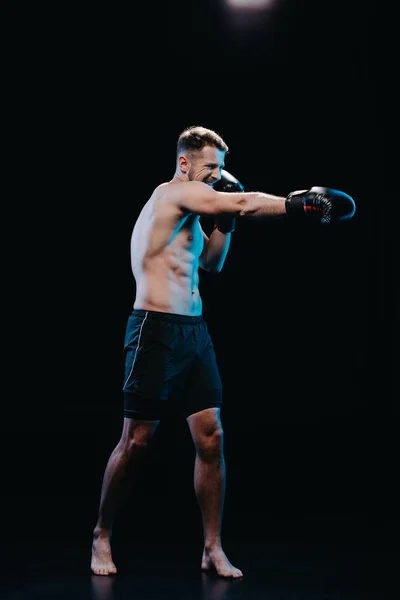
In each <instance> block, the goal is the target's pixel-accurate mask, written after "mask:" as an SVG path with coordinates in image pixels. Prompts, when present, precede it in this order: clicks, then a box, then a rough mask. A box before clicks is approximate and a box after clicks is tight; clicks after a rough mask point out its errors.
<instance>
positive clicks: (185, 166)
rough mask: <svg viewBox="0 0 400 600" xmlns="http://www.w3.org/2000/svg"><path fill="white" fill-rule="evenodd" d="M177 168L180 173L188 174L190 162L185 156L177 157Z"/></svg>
mask: <svg viewBox="0 0 400 600" xmlns="http://www.w3.org/2000/svg"><path fill="white" fill-rule="evenodd" d="M178 166H179V168H180V170H181V171H182V173H188V172H189V169H190V160H189V159H188V158H187V157H186V156H183V155H181V156H179V157H178Z"/></svg>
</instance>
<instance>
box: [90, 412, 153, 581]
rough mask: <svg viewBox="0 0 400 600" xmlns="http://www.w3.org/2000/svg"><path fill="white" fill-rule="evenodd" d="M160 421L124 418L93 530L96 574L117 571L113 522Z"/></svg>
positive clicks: (107, 472)
mask: <svg viewBox="0 0 400 600" xmlns="http://www.w3.org/2000/svg"><path fill="white" fill-rule="evenodd" d="M158 423H159V421H136V420H135V419H127V418H125V419H124V426H123V430H122V435H121V439H120V441H119V442H118V444H117V446H116V448H115V449H114V451H113V452H112V454H111V456H110V458H109V460H108V463H107V466H106V469H105V473H104V478H103V484H102V489H101V497H100V508H99V513H98V518H97V523H96V526H95V528H94V531H93V544H92V560H91V569H92V571H93V572H94V573H95V574H96V575H114V574H115V573H116V572H117V569H116V566H115V564H114V563H113V560H112V557H111V546H110V540H111V533H112V524H113V521H114V518H115V515H116V513H117V511H118V509H119V508H120V506H121V504H122V503H123V502H124V501H125V500H126V499H127V497H128V495H129V493H130V491H131V488H132V485H133V483H134V479H135V475H136V472H137V469H138V467H139V466H140V464H141V463H142V458H143V456H144V454H145V452H146V449H147V445H148V443H149V441H150V439H151V438H152V436H153V434H154V432H155V430H156V428H157V425H158Z"/></svg>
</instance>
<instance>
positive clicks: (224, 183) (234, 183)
mask: <svg viewBox="0 0 400 600" xmlns="http://www.w3.org/2000/svg"><path fill="white" fill-rule="evenodd" d="M214 190H217V191H218V192H243V191H244V187H243V185H242V184H241V183H240V181H238V180H237V179H236V177H234V176H233V175H231V174H230V173H228V171H225V170H222V171H221V179H219V180H218V181H217V183H215V184H214ZM235 226H236V218H235V216H234V215H231V214H219V215H217V216H216V218H215V221H214V229H218V230H219V231H221V232H222V233H232V232H233V231H235Z"/></svg>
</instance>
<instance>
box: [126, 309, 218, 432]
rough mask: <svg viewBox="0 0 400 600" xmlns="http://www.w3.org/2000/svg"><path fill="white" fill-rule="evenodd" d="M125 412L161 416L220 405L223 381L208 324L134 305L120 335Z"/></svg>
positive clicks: (141, 416) (131, 415) (151, 417)
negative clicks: (135, 307) (122, 349)
mask: <svg viewBox="0 0 400 600" xmlns="http://www.w3.org/2000/svg"><path fill="white" fill-rule="evenodd" d="M124 360H125V377H124V383H123V392H124V416H125V417H128V418H133V419H144V420H151V421H152V420H159V419H161V418H162V417H163V416H169V415H171V414H172V413H178V414H180V415H181V416H183V417H185V418H186V417H188V416H189V415H191V414H193V413H196V412H198V411H200V410H204V409H206V408H213V407H221V406H222V382H221V377H220V373H219V369H218V365H217V360H216V356H215V350H214V346H213V343H212V341H211V337H210V333H209V331H208V328H207V324H206V322H205V320H204V317H203V316H202V315H200V316H195V317H190V316H186V315H177V314H171V313H164V312H156V311H148V310H138V309H134V310H133V311H132V314H131V315H130V316H129V317H128V322H127V325H126V333H125V341H124Z"/></svg>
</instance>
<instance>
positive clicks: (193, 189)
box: [153, 181, 212, 207]
mask: <svg viewBox="0 0 400 600" xmlns="http://www.w3.org/2000/svg"><path fill="white" fill-rule="evenodd" d="M210 192H211V193H212V191H211V188H210V187H209V186H208V185H207V184H205V183H203V182H202V181H174V182H172V181H170V182H167V183H161V184H160V185H159V186H157V187H156V188H155V190H154V192H153V199H154V200H155V201H156V202H160V203H164V202H165V203H168V204H175V205H177V206H180V207H185V205H186V202H185V199H186V198H191V197H196V196H199V195H201V196H204V194H209V193H210Z"/></svg>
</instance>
